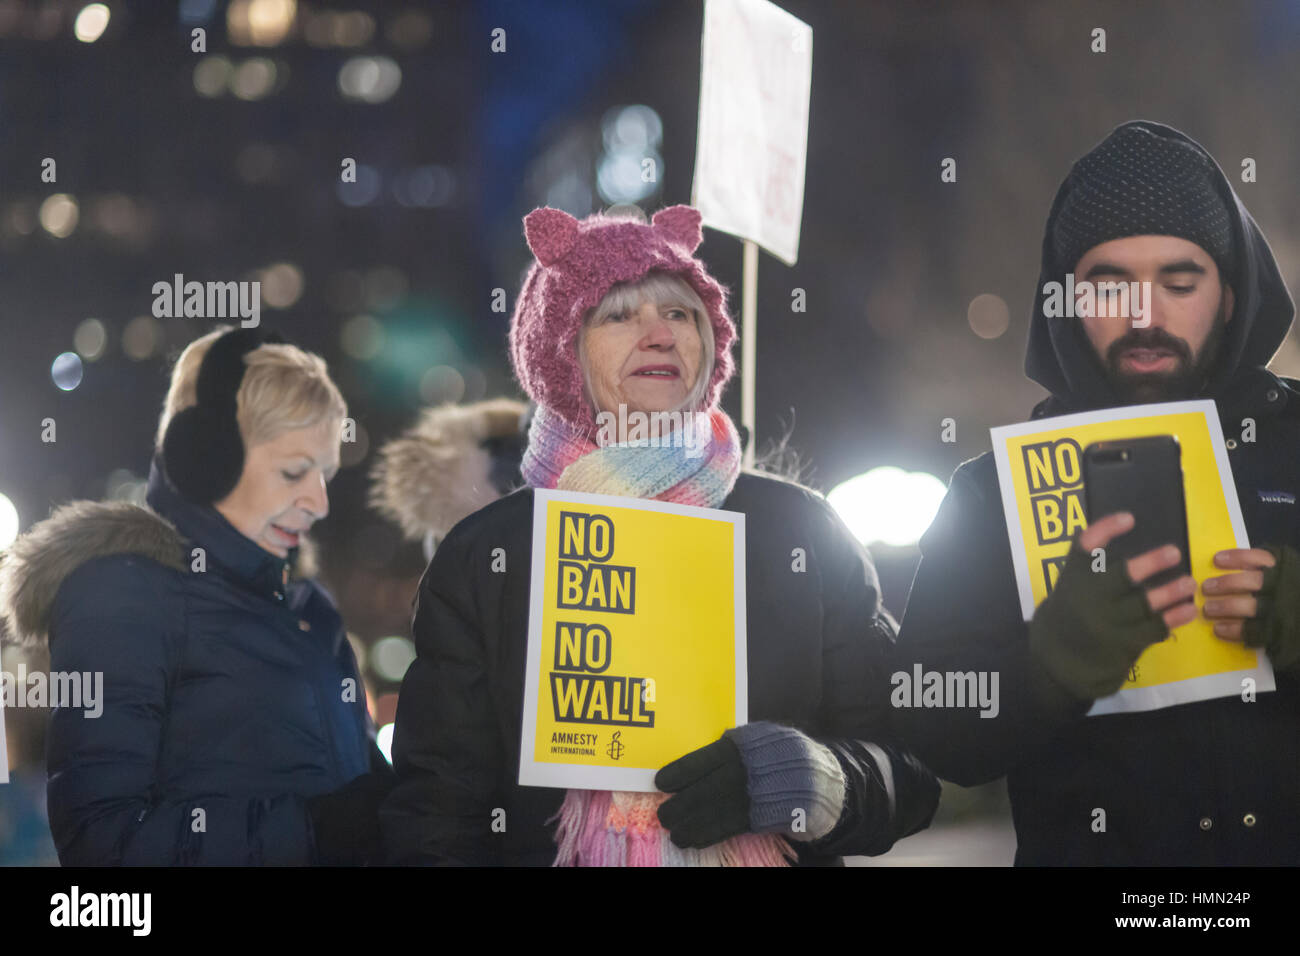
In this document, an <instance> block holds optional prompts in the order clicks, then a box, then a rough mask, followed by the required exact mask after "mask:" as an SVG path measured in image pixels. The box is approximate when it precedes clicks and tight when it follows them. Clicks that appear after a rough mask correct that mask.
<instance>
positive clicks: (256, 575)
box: [145, 454, 297, 601]
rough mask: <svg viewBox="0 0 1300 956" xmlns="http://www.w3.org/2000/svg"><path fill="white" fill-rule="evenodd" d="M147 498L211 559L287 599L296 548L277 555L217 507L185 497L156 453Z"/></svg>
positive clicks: (279, 598)
mask: <svg viewBox="0 0 1300 956" xmlns="http://www.w3.org/2000/svg"><path fill="white" fill-rule="evenodd" d="M145 501H147V502H148V503H149V507H150V508H152V509H153V510H154V511H156V512H157V513H158V514H160V515H162V516H163V517H164V518H166V519H167V520H169V521H171V522H172V524H174V525H175V526H176V530H177V531H179V532H180V533H181V534H182V535H184V536H185V538H186V539H188V540H189V541H190V542H191V543H192V544H193V545H196V546H199V547H202V548H203V549H204V551H205V552H206V557H207V560H208V561H209V562H212V563H215V564H218V565H220V566H221V567H222V568H223V569H224V570H225V571H226V572H227V573H229V574H230V575H231V576H232V577H233V578H235V579H236V580H238V581H239V582H240V583H242V584H244V585H245V586H247V587H248V588H249V589H251V590H254V591H257V592H258V593H259V594H263V595H265V596H266V597H267V598H269V599H271V600H273V601H283V600H284V595H285V592H286V591H287V589H288V582H289V568H290V565H291V563H292V559H293V557H294V554H295V552H296V551H297V549H296V548H295V549H294V550H293V551H290V552H289V554H290V557H289V558H278V557H276V556H275V555H274V554H272V553H271V552H269V551H267V550H265V549H264V548H262V547H261V546H260V545H258V544H257V543H255V542H254V541H252V540H250V539H249V538H247V537H246V536H245V535H244V534H243V533H242V532H240V531H239V530H237V529H236V528H235V526H234V525H232V524H231V523H230V522H229V521H227V520H226V518H225V516H223V515H222V514H221V512H219V511H218V510H217V509H216V508H214V507H212V506H211V505H197V504H195V503H194V502H192V501H190V500H188V499H187V498H185V497H183V496H182V495H181V494H180V493H178V492H177V491H176V489H175V488H173V487H172V485H171V483H170V482H168V481H167V480H166V478H164V477H163V472H162V465H161V463H160V462H159V459H158V455H157V454H155V455H154V457H153V460H152V462H150V465H149V484H148V488H147V490H146V492H145Z"/></svg>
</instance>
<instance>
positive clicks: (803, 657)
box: [381, 206, 939, 866]
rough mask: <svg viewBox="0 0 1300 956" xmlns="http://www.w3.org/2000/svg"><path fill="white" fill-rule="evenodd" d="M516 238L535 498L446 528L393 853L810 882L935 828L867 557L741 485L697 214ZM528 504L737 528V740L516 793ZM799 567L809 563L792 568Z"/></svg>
mask: <svg viewBox="0 0 1300 956" xmlns="http://www.w3.org/2000/svg"><path fill="white" fill-rule="evenodd" d="M524 230H525V234H526V236H527V240H528V246H529V248H530V249H531V250H532V252H533V254H534V256H535V257H536V260H537V261H536V263H535V264H534V265H533V267H532V269H531V270H530V272H529V274H528V276H527V278H526V279H525V281H524V287H523V290H522V292H521V294H520V297H519V301H518V303H517V305H516V308H515V313H514V316H513V319H512V321H511V326H510V353H511V358H512V361H513V364H514V369H515V373H516V375H517V376H518V378H519V381H520V383H521V384H522V385H523V388H524V390H525V391H526V392H527V393H528V395H529V396H530V397H531V398H532V399H533V400H534V401H535V402H536V403H537V411H536V414H535V415H534V417H533V420H532V423H531V426H530V430H529V436H528V437H529V440H528V447H527V450H526V451H525V454H524V460H523V469H522V471H523V477H524V480H525V482H526V483H527V486H528V487H525V488H522V489H520V490H518V491H516V492H514V493H513V494H510V495H507V496H506V497H504V498H502V499H501V500H499V501H497V502H495V503H493V504H491V505H489V506H488V507H486V508H484V509H482V510H481V511H478V512H476V513H475V514H473V515H471V516H470V517H468V518H466V519H465V520H464V521H462V522H461V523H460V524H458V525H457V526H456V527H455V528H453V529H452V531H451V532H450V533H449V534H448V535H447V537H446V538H445V539H444V540H443V542H442V543H441V544H440V545H439V547H438V550H437V552H436V553H435V555H434V558H433V561H432V563H431V564H430V566H429V569H428V571H427V572H426V573H425V575H424V578H423V580H422V581H421V583H420V590H419V595H418V599H417V610H416V615H415V621H414V625H413V629H414V634H415V643H416V648H417V657H416V660H415V661H414V662H413V663H412V665H411V667H410V670H409V671H408V672H407V674H406V679H405V681H404V682H403V685H402V692H401V697H400V700H399V704H398V710H397V728H396V734H395V737H394V746H393V753H394V760H395V764H396V767H397V771H398V776H399V781H400V782H399V784H398V786H397V787H396V788H395V790H394V791H393V793H392V794H391V796H390V798H389V799H388V801H387V803H386V804H385V805H384V808H383V811H382V813H381V819H382V821H383V829H384V840H385V845H386V849H387V853H388V855H389V859H390V860H392V861H393V862H397V863H443V864H506V865H548V864H559V865H580V866H601V865H607V866H626V865H650V866H660V865H661V866H683V865H685V866H695V865H713V864H720V865H765V866H783V865H787V864H788V863H790V862H797V863H801V864H824V863H835V862H839V858H840V857H841V856H842V855H844V854H871V855H874V854H879V853H884V852H885V851H887V850H888V849H889V848H890V847H891V846H893V844H894V843H895V841H897V840H898V839H900V838H902V837H904V836H907V835H908V834H910V833H914V832H916V831H917V830H920V829H923V828H924V827H926V826H927V825H928V824H929V822H930V819H931V817H932V816H933V814H934V810H935V807H936V805H937V803H938V798H939V785H938V782H937V780H936V779H935V778H934V777H933V775H931V774H930V773H929V771H928V770H926V769H925V767H923V766H922V765H921V764H920V763H919V762H917V761H916V760H915V758H913V757H911V756H910V755H909V754H907V753H905V752H904V751H902V750H901V749H900V748H899V747H898V745H897V744H896V743H895V742H894V741H893V740H892V738H891V737H890V734H889V731H888V729H887V719H886V717H887V712H888V694H889V678H888V674H887V670H886V664H885V658H886V654H887V652H888V650H889V648H890V647H891V645H892V643H893V638H894V633H895V630H896V627H895V624H894V622H893V620H892V619H891V618H890V616H889V614H888V612H886V611H885V610H884V608H883V607H882V605H881V603H880V589H879V584H878V583H877V579H876V573H875V569H874V568H873V566H872V564H871V559H870V557H869V556H868V555H867V553H866V551H865V550H863V548H862V547H861V545H860V544H858V542H857V541H856V540H855V539H854V538H853V537H852V535H850V533H849V532H848V530H847V529H846V528H845V527H844V525H843V523H842V522H841V521H840V520H839V518H838V517H837V516H836V514H835V513H834V511H832V510H831V508H830V506H829V505H827V503H826V501H825V499H824V498H823V497H822V496H821V495H818V494H816V493H815V492H813V491H810V490H808V489H806V488H803V487H802V486H800V485H797V484H794V483H792V482H788V481H784V480H781V479H778V478H774V477H770V476H766V475H761V474H757V473H750V472H745V473H742V472H741V468H740V460H741V445H740V439H739V437H738V435H737V433H736V428H735V426H734V425H733V424H732V422H731V420H730V418H728V417H727V415H726V414H725V413H724V412H723V411H722V409H721V408H720V407H719V405H718V400H719V397H720V395H721V392H722V389H723V387H724V386H725V385H726V383H727V381H728V379H729V378H730V377H731V374H732V371H733V364H732V360H731V355H730V349H731V345H732V342H733V341H734V339H735V336H736V333H735V327H734V325H733V324H732V321H731V317H730V315H729V314H728V312H727V306H726V295H725V293H724V290H723V289H722V287H721V286H720V285H719V284H718V283H717V281H715V280H714V279H713V278H712V277H711V276H710V275H709V274H708V272H707V271H706V270H705V268H704V265H703V263H701V262H700V261H699V260H698V259H696V258H694V256H693V253H694V251H695V249H696V248H697V247H698V246H699V244H700V241H701V239H702V235H701V229H700V215H699V213H698V212H697V211H696V210H694V209H691V208H690V207H687V206H672V207H669V208H667V209H663V210H661V211H660V212H658V213H656V214H655V215H654V217H653V219H652V220H651V222H649V223H642V222H637V221H634V220H628V219H616V218H611V217H608V216H604V215H595V216H591V217H589V218H587V219H585V220H582V221H579V220H577V219H575V218H573V217H572V216H570V215H568V214H566V213H564V212H561V211H559V210H556V209H549V208H543V209H537V210H534V211H533V212H532V213H530V214H529V215H528V216H527V217H526V218H525V219H524ZM637 416H643V420H648V421H649V422H650V429H651V435H650V437H651V438H654V437H664V436H666V435H667V434H668V432H667V431H666V430H667V429H670V428H674V427H675V428H679V429H686V430H688V434H687V435H685V436H684V440H681V441H672V440H669V441H653V440H652V441H628V440H626V439H627V438H628V437H629V436H628V432H627V431H626V425H627V423H629V422H633V423H635V422H636V420H637ZM656 425H659V426H660V427H661V429H662V433H660V434H656V433H655V432H654V431H653V430H654V428H655V426H656ZM633 427H634V428H635V424H633ZM644 434H645V433H644V432H642V433H641V435H639V436H638V437H644ZM533 488H559V489H566V490H572V491H585V492H592V493H599V494H612V495H622V496H630V497H642V498H652V499H657V500H660V501H670V502H676V503H680V504H688V505H696V506H700V507H707V508H721V509H725V510H728V511H738V512H742V513H744V515H745V523H746V526H745V576H746V605H747V608H746V611H747V614H746V620H747V642H748V686H749V714H750V716H751V722H750V723H748V724H745V725H744V726H741V727H737V728H733V729H731V730H728V731H727V732H726V733H725V734H724V735H723V736H722V737H721V738H719V739H718V740H717V741H715V742H714V743H712V744H709V745H708V746H706V747H703V748H701V749H699V750H696V751H694V752H692V753H689V754H686V755H684V756H682V757H681V758H680V759H678V760H675V761H673V762H672V763H670V764H668V765H667V766H665V767H664V768H662V769H661V770H660V771H659V773H658V775H657V776H656V778H655V785H656V786H657V787H658V788H659V790H660V792H659V793H648V794H647V793H621V792H613V793H611V792H607V791H593V790H569V791H562V790H557V789H550V788H542V787H521V786H519V785H518V783H517V782H516V780H517V770H518V767H519V751H520V732H521V725H522V707H523V696H524V694H523V690H524V673H525V666H526V650H527V641H528V609H529V583H530V566H531V554H532V540H531V539H532V526H533V522H532V512H533V494H532V489H533ZM795 549H802V552H803V554H805V555H806V564H805V565H804V566H802V567H799V568H798V569H797V570H796V568H797V567H798V565H797V563H796V562H792V560H791V555H792V553H794V552H795ZM502 554H504V556H505V559H506V563H505V570H504V571H500V570H499V568H500V562H499V560H498V561H497V566H498V570H497V571H494V570H493V563H494V559H498V558H499V557H500V556H501V555H502Z"/></svg>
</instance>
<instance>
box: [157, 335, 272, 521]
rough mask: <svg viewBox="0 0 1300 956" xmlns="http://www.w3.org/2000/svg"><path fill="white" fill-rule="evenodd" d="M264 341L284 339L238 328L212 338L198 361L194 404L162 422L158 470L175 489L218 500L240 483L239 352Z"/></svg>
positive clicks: (194, 498) (241, 365)
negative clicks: (160, 458) (161, 463)
mask: <svg viewBox="0 0 1300 956" xmlns="http://www.w3.org/2000/svg"><path fill="white" fill-rule="evenodd" d="M267 342H275V343H283V342H284V339H282V338H281V337H280V336H279V335H277V334H276V333H274V332H267V333H264V332H262V331H261V330H260V329H243V328H240V329H232V330H231V331H229V332H227V333H226V334H225V335H222V336H221V337H220V338H218V339H217V340H216V341H215V342H213V343H212V345H210V346H209V347H208V351H207V354H206V355H204V356H203V362H202V364H201V365H200V366H199V374H198V380H197V381H196V383H195V393H196V402H195V404H194V405H191V406H190V407H189V408H186V409H182V410H181V411H179V412H177V413H176V414H175V415H173V416H172V420H171V421H170V422H168V423H167V432H166V434H165V435H164V436H163V448H162V461H163V472H164V474H165V475H166V477H167V480H168V481H169V482H171V484H172V486H173V487H174V488H175V489H176V490H177V491H179V492H180V493H181V494H182V495H184V496H185V497H186V498H187V499H189V500H190V501H193V502H195V503H196V504H202V505H210V504H212V503H213V502H216V501H220V500H221V499H222V498H225V497H226V496H227V495H228V494H230V492H232V491H233V490H234V489H235V486H236V485H237V484H239V476H240V475H241V474H242V473H243V471H244V440H243V438H242V437H240V434H239V421H238V418H237V417H236V412H237V410H238V401H237V398H238V395H239V386H240V383H241V382H243V380H244V369H245V366H244V356H245V355H247V354H248V353H249V352H251V351H253V350H254V349H255V348H257V347H259V346H260V345H263V344H264V343H267Z"/></svg>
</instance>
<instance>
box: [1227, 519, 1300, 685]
mask: <svg viewBox="0 0 1300 956" xmlns="http://www.w3.org/2000/svg"><path fill="white" fill-rule="evenodd" d="M1264 549H1265V550H1266V551H1268V552H1269V553H1270V554H1272V555H1273V557H1274V558H1275V559H1276V561H1277V563H1276V564H1274V565H1273V566H1272V567H1271V568H1264V569H1263V572H1264V581H1263V584H1261V585H1260V588H1259V591H1257V592H1256V596H1255V601H1256V603H1257V607H1258V610H1257V611H1256V612H1255V616H1254V617H1251V618H1247V619H1246V621H1245V623H1244V624H1242V627H1241V638H1242V640H1243V641H1244V642H1245V644H1246V646H1247V647H1262V648H1264V651H1265V652H1266V653H1267V654H1268V659H1269V661H1270V662H1271V663H1272V665H1273V669H1274V670H1276V671H1289V670H1293V669H1297V668H1300V552H1297V551H1296V549H1295V548H1292V547H1290V546H1289V545H1281V546H1278V545H1265V546H1264Z"/></svg>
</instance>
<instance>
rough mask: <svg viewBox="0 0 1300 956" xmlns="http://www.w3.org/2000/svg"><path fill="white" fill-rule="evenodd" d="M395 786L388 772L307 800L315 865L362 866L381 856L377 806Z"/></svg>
mask: <svg viewBox="0 0 1300 956" xmlns="http://www.w3.org/2000/svg"><path fill="white" fill-rule="evenodd" d="M396 783H397V775H396V774H395V773H393V772H392V771H386V772H385V771H380V772H375V773H364V774H362V775H361V776H359V777H357V778H356V779H354V780H353V781H352V782H351V783H348V784H347V785H345V786H343V787H340V788H339V789H338V790H334V791H332V792H330V793H324V794H321V795H320V796H318V797H309V798H308V799H307V813H308V815H309V816H310V817H311V825H312V830H313V832H314V833H315V835H316V863H317V865H319V866H366V865H368V864H371V863H378V862H379V861H380V860H381V859H382V856H383V848H382V844H381V842H380V841H381V836H380V832H379V805H380V804H381V803H383V802H384V798H385V797H387V796H388V792H389V791H390V790H392V789H393V786H394V785H395V784H396Z"/></svg>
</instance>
